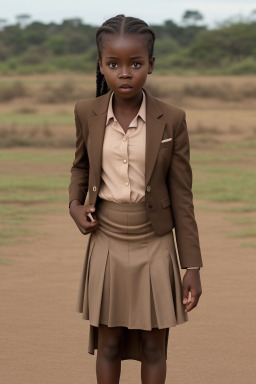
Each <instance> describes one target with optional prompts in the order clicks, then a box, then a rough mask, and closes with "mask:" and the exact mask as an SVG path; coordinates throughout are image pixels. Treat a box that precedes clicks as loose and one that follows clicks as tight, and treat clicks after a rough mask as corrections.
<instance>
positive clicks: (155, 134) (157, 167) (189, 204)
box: [69, 89, 202, 268]
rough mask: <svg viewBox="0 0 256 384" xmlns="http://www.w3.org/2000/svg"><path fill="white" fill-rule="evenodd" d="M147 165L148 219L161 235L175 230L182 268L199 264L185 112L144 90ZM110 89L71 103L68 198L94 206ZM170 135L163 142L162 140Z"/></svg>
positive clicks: (146, 198) (198, 246) (199, 257)
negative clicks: (72, 123) (71, 155)
mask: <svg viewBox="0 0 256 384" xmlns="http://www.w3.org/2000/svg"><path fill="white" fill-rule="evenodd" d="M144 92H145V94H146V169H145V200H146V207H147V213H148V217H149V219H150V221H151V223H152V226H153V229H154V231H155V233H156V234H157V235H159V236H161V235H164V234H166V233H167V232H169V231H171V230H172V229H173V228H175V235H176V241H177V248H178V252H179V259H180V264H181V268H186V267H193V266H199V267H202V259H201V253H200V245H199V238H198V230H197V224H196V221H195V216H194V206H193V195H192V191H191V188H192V171H191V167H190V163H189V139H188V132H187V126H186V117H185V112H184V111H183V110H182V109H180V108H178V107H175V106H173V105H169V104H166V103H164V102H162V101H160V100H158V99H156V98H154V97H153V96H151V95H150V94H149V93H148V92H147V91H146V90H145V89H144ZM110 94H111V92H108V93H107V94H106V95H104V96H101V97H98V98H95V99H89V100H80V101H78V102H77V104H76V106H75V122H76V153H75V159H74V162H73V166H72V168H71V182H70V186H69V201H70V202H71V201H72V200H74V199H76V200H79V201H80V202H81V203H82V204H84V202H85V199H86V195H87V192H88V191H89V204H92V205H95V206H96V209H97V197H98V191H99V187H100V175H101V161H102V146H103V139H104V131H105V124H106V115H107V109H108V102H109V98H110ZM167 138H172V140H171V141H167V142H163V143H161V141H162V140H163V139H167Z"/></svg>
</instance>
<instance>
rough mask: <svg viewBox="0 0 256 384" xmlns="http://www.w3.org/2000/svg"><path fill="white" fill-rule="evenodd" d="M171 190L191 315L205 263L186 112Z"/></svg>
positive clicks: (180, 125)
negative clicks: (200, 238)
mask: <svg viewBox="0 0 256 384" xmlns="http://www.w3.org/2000/svg"><path fill="white" fill-rule="evenodd" d="M169 191H170V195H171V201H172V210H173V217H174V222H175V236H176V242H177V248H178V252H179V259H180V264H181V268H188V269H187V271H186V273H185V275H184V277H183V304H185V312H189V311H191V310H192V309H193V308H194V307H196V306H197V303H198V301H199V298H200V296H201V294H202V287H201V280H200V272H199V268H197V269H196V268H193V267H195V266H198V267H202V265H203V264H202V258H201V251H200V245H199V236H198V229H197V224H196V220H195V215H194V205H193V194H192V170H191V166H190V147H189V138H188V131H187V125H186V116H185V113H184V112H183V113H182V115H181V117H180V121H179V123H178V125H177V128H176V130H175V131H174V148H173V155H172V163H171V168H170V172H169ZM190 267H191V268H190Z"/></svg>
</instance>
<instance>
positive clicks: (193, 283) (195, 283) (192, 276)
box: [183, 269, 202, 312]
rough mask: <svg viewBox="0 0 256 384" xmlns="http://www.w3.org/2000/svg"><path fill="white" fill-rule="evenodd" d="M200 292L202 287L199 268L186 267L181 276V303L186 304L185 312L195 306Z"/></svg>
mask: <svg viewBox="0 0 256 384" xmlns="http://www.w3.org/2000/svg"><path fill="white" fill-rule="evenodd" d="M201 294H202V287H201V280H200V273H199V270H198V269H187V272H186V273H185V275H184V277H183V304H186V307H185V312H189V311H191V310H192V309H193V308H195V307H196V306H197V303H198V301H199V297H200V296H201Z"/></svg>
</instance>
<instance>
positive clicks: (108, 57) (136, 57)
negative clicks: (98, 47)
mask: <svg viewBox="0 0 256 384" xmlns="http://www.w3.org/2000/svg"><path fill="white" fill-rule="evenodd" d="M106 58H107V59H114V60H118V59H119V57H115V56H107V57H106ZM129 59H130V60H135V59H144V56H133V57H129Z"/></svg>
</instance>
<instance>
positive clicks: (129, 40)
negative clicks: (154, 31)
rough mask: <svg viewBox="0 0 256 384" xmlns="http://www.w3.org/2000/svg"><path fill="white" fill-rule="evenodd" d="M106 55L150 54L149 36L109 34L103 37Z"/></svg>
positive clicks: (102, 49)
mask: <svg viewBox="0 0 256 384" xmlns="http://www.w3.org/2000/svg"><path fill="white" fill-rule="evenodd" d="M101 53H102V55H104V56H113V57H114V56H117V57H119V56H125V55H128V56H148V45H147V38H146V37H145V36H144V35H138V34H136V35H133V34H131V35H130V34H129V35H114V36H113V35H107V34H105V35H104V37H103V39H102V46H101Z"/></svg>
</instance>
